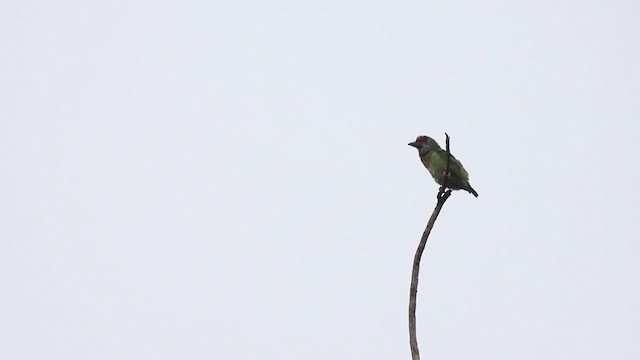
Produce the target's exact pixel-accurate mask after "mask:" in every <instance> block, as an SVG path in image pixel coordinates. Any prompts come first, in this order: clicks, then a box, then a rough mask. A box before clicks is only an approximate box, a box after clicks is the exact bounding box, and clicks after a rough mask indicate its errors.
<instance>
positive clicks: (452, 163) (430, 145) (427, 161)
mask: <svg viewBox="0 0 640 360" xmlns="http://www.w3.org/2000/svg"><path fill="white" fill-rule="evenodd" d="M409 145H411V146H413V147H415V148H417V149H418V154H419V156H420V160H421V161H422V164H423V165H424V167H425V168H427V170H428V171H429V173H430V174H431V176H432V177H433V180H435V181H436V183H438V184H439V185H444V181H445V172H446V169H447V151H446V150H443V149H442V148H441V147H440V145H438V143H437V142H436V141H435V140H433V139H432V138H430V137H428V136H418V138H417V139H416V141H415V142H412V143H410V144H409ZM447 187H448V188H450V189H453V190H465V191H468V192H469V193H471V194H473V195H474V196H475V197H478V193H477V192H476V191H475V190H474V189H473V188H472V187H471V184H469V174H468V173H467V171H466V170H465V169H464V167H463V166H462V163H461V162H460V161H459V160H458V159H456V158H455V157H454V156H453V155H451V157H450V158H449V176H448V179H447Z"/></svg>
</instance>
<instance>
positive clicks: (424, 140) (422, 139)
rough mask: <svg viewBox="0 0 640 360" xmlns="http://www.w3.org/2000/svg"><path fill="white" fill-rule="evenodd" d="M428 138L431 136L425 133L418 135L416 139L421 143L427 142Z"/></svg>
mask: <svg viewBox="0 0 640 360" xmlns="http://www.w3.org/2000/svg"><path fill="white" fill-rule="evenodd" d="M428 140H429V138H428V137H426V136H424V135H420V136H418V137H417V138H416V141H417V142H421V143H424V142H427V141H428Z"/></svg>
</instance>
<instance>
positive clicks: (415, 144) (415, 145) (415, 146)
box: [407, 141, 418, 149]
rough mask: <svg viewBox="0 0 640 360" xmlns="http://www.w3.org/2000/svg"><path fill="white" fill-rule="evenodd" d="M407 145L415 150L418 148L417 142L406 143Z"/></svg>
mask: <svg viewBox="0 0 640 360" xmlns="http://www.w3.org/2000/svg"><path fill="white" fill-rule="evenodd" d="M407 145H409V146H413V147H414V148H416V149H417V148H418V142H417V141H414V142H410V143H408V144H407Z"/></svg>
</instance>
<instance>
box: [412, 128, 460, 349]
mask: <svg viewBox="0 0 640 360" xmlns="http://www.w3.org/2000/svg"><path fill="white" fill-rule="evenodd" d="M445 135H446V136H447V167H446V171H445V177H444V182H443V184H442V186H441V187H440V190H439V191H438V195H437V199H438V202H437V204H436V207H435V209H433V212H432V213H431V217H430V218H429V221H428V222H427V227H426V228H425V229H424V232H423V233H422V238H420V243H419V244H418V249H417V250H416V254H415V256H414V257H413V268H412V269H411V287H410V289H409V346H410V347H411V359H413V360H420V351H419V350H418V338H417V334H416V304H417V298H418V275H419V274H420V259H421V258H422V253H423V252H424V248H425V246H426V245H427V240H429V234H431V229H433V225H434V224H435V222H436V219H437V218H438V215H439V214H440V210H442V207H443V206H444V203H445V202H446V201H447V199H448V198H449V196H451V189H449V190H447V189H446V185H447V179H448V178H449V160H450V157H451V152H450V149H449V135H448V134H446V133H445Z"/></svg>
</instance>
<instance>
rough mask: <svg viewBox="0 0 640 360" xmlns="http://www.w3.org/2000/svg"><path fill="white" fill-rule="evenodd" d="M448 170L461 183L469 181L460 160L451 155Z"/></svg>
mask: <svg viewBox="0 0 640 360" xmlns="http://www.w3.org/2000/svg"><path fill="white" fill-rule="evenodd" d="M445 156H446V151H445ZM449 170H450V171H451V172H452V173H454V174H456V175H458V177H459V178H460V179H461V180H462V181H468V180H469V173H467V170H465V169H464V167H463V166H462V163H461V162H460V160H458V159H456V158H455V156H453V155H451V160H450V162H449Z"/></svg>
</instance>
